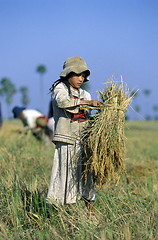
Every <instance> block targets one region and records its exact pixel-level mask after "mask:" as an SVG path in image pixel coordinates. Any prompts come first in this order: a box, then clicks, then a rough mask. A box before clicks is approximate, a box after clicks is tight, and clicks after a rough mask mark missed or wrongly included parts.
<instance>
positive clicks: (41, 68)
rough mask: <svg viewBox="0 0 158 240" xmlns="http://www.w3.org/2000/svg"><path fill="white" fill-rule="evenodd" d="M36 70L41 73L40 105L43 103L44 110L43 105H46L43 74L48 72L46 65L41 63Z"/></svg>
mask: <svg viewBox="0 0 158 240" xmlns="http://www.w3.org/2000/svg"><path fill="white" fill-rule="evenodd" d="M36 71H37V72H38V73H39V76H40V105H41V111H43V110H44V109H43V106H44V96H43V93H44V83H43V75H44V74H45V72H46V67H45V66H44V65H39V66H37V68H36Z"/></svg>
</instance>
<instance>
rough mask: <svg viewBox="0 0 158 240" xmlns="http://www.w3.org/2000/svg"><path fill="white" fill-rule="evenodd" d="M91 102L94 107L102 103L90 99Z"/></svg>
mask: <svg viewBox="0 0 158 240" xmlns="http://www.w3.org/2000/svg"><path fill="white" fill-rule="evenodd" d="M91 104H92V105H91V106H94V107H97V106H100V105H103V103H102V102H100V101H98V100H91Z"/></svg>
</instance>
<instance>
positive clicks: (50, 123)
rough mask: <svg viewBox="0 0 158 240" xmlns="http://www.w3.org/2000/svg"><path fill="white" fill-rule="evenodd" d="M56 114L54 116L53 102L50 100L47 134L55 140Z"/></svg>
mask: <svg viewBox="0 0 158 240" xmlns="http://www.w3.org/2000/svg"><path fill="white" fill-rule="evenodd" d="M54 124H55V122H54V116H53V104H52V101H50V102H49V108H48V123H47V126H48V128H47V129H46V135H47V136H48V138H49V139H50V140H51V141H52V140H53V134H54Z"/></svg>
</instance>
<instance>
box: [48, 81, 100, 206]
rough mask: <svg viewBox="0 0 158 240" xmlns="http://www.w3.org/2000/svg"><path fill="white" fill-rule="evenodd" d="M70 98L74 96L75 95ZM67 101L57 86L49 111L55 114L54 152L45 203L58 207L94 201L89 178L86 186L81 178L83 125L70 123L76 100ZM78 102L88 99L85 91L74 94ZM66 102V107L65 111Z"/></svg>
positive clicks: (63, 92)
mask: <svg viewBox="0 0 158 240" xmlns="http://www.w3.org/2000/svg"><path fill="white" fill-rule="evenodd" d="M72 93H73V91H72ZM73 94H74V95H76V92H75V93H73ZM56 96H57V97H58V98H57V97H56ZM69 98H70V97H69V94H68V92H67V90H66V88H65V87H64V86H63V85H61V84H59V87H56V89H55V93H54V95H53V104H54V105H53V108H54V109H55V112H56V116H55V134H54V142H55V144H56V148H55V152H54V159H53V166H52V173H51V179H50V185H49V188H48V194H47V202H48V203H53V204H56V203H59V204H62V205H64V204H70V203H75V202H76V201H77V200H79V199H81V198H82V197H84V198H86V199H87V200H91V201H92V200H95V195H96V190H95V188H94V187H93V177H92V175H91V174H90V175H89V176H87V180H86V182H85V181H84V178H83V176H82V171H83V159H82V151H81V147H80V141H79V133H80V130H81V129H82V127H83V126H84V124H83V123H81V124H80V123H77V121H76V122H72V121H71V119H70V115H71V113H72V112H73V111H75V113H76V111H78V110H77V109H78V108H79V106H78V100H75V101H73V100H72V99H69ZM80 98H82V99H83V98H84V99H88V100H90V95H89V94H87V92H86V91H83V90H81V91H80V92H79V93H78V99H80ZM62 101H63V102H64V103H63V104H64V108H62ZM58 102H59V103H58ZM67 102H68V104H69V105H68V107H67V108H66V107H65V105H66V104H67ZM70 103H71V105H72V107H71V105H70ZM58 105H60V107H58ZM64 114H65V116H64ZM76 129H77V130H76ZM74 136H75V137H74Z"/></svg>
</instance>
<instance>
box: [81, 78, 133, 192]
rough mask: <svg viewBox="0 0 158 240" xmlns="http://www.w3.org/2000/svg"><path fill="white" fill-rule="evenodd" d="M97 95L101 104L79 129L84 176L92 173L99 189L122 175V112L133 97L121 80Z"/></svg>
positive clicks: (123, 119)
mask: <svg viewBox="0 0 158 240" xmlns="http://www.w3.org/2000/svg"><path fill="white" fill-rule="evenodd" d="M99 96H100V98H101V99H102V101H103V102H104V105H103V106H101V107H100V109H99V110H98V111H97V113H96V114H95V116H94V118H93V119H92V120H91V121H89V123H88V126H87V127H86V128H85V129H84V130H83V133H82V144H83V149H84V154H85V158H86V159H87V160H86V162H85V171H84V174H85V176H86V175H87V174H88V173H89V172H91V173H93V174H94V181H95V185H96V187H97V188H98V189H101V188H102V187H103V184H105V183H108V182H109V181H112V180H116V179H117V178H118V177H119V174H118V173H119V172H120V173H122V172H125V164H124V155H125V140H126V139H125V136H124V124H125V112H126V110H127V108H128V106H129V103H130V102H131V100H132V98H133V96H131V94H130V92H129V90H128V89H127V87H125V84H124V83H123V82H122V81H121V82H120V81H116V80H114V79H113V78H112V79H109V80H108V81H107V82H106V87H105V90H104V91H100V92H99Z"/></svg>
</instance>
